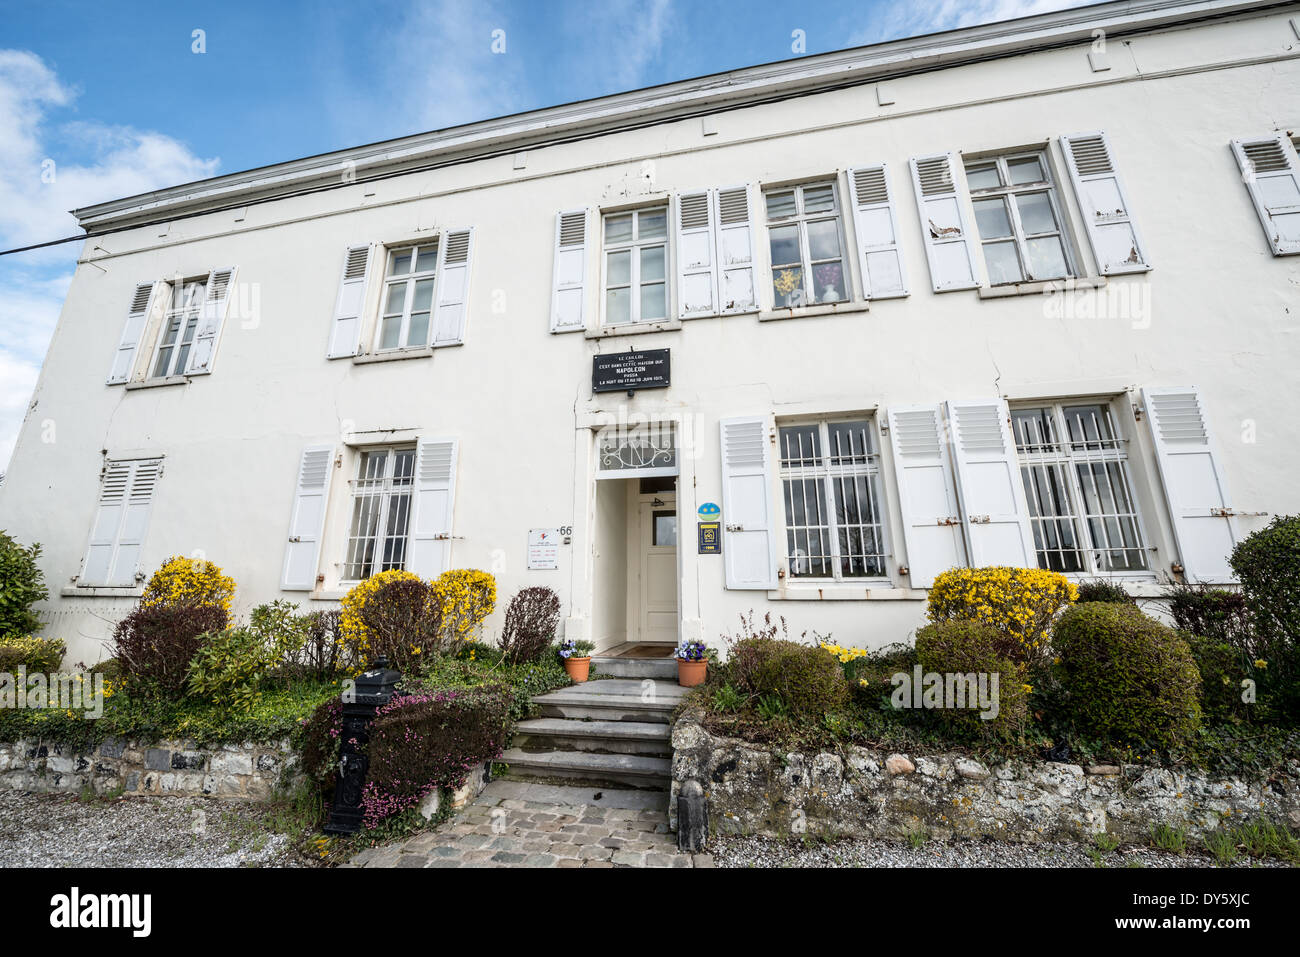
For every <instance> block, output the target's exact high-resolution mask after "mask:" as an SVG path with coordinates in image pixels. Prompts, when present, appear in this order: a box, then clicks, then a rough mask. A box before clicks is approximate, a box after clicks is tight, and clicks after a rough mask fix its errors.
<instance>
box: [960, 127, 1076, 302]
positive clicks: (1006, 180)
mask: <svg viewBox="0 0 1300 957" xmlns="http://www.w3.org/2000/svg"><path fill="white" fill-rule="evenodd" d="M1023 159H1034V160H1037V161H1038V165H1039V168H1040V169H1042V171H1043V175H1045V176H1046V177H1047V179H1045V180H1038V181H1035V182H1032V183H1015V184H1012V182H1011V171H1010V168H1009V163H1011V162H1013V161H1015V160H1023ZM990 165H992V166H994V167H995V168H996V169H997V172H998V179H999V180H1001V185H999V186H996V187H985V188H983V189H976V188H975V187H974V186H972V185H971V170H973V169H976V168H979V167H985V166H990ZM963 171H964V173H965V175H966V186H967V191H968V193H969V194H970V201H971V211H972V213H975V204H976V203H977V202H979V201H980V200H983V199H1001V200H1002V201H1003V203H1004V204H1005V206H1006V210H1007V215H1008V217H1009V218H1010V221H1011V236H1010V237H1009V238H1008V237H1006V236H999V237H995V238H992V239H985V238H984V235H983V234H982V233H981V232H980V228H979V216H978V215H976V216H975V235H976V237H977V238H978V239H979V244H980V256H981V258H983V259H984V274H985V275H986V276H990V272H989V263H988V257H987V256H986V255H985V254H984V247H985V246H989V245H997V244H1004V243H1007V242H1012V243H1013V244H1014V245H1015V250H1016V256H1017V257H1018V258H1019V260H1020V274H1021V278H1020V279H1007V280H1003V281H1001V282H993V281H992V279H991V278H990V280H989V285H990V286H1012V285H1016V284H1017V283H1025V282H1062V281H1064V280H1066V279H1076V278H1078V276H1079V268H1078V260H1077V258H1076V257H1075V255H1074V248H1073V247H1074V244H1073V243H1072V242H1071V241H1070V234H1069V229H1068V226H1067V221H1066V218H1065V208H1064V206H1063V204H1062V203H1061V200H1060V187H1059V186H1057V184H1056V180H1055V179H1054V178H1053V176H1052V166H1051V162H1050V158H1049V156H1048V153H1047V150H1046V149H1039V150H1015V151H1011V152H1007V153H998V154H996V155H984V156H975V157H970V158H967V159H966V160H965V161H964V163H963ZM1022 193H1046V194H1047V201H1048V203H1049V204H1050V206H1051V208H1052V215H1053V216H1054V217H1055V218H1056V230H1055V231H1054V232H1046V233H1033V234H1032V235H1030V234H1027V233H1026V232H1025V227H1024V223H1023V222H1022V221H1021V219H1020V208H1019V206H1018V205H1017V203H1016V202H1015V197H1016V196H1017V195H1019V194H1022ZM1052 237H1055V238H1056V239H1058V240H1059V241H1060V243H1061V255H1062V258H1063V259H1064V260H1065V275H1064V276H1051V277H1038V276H1030V275H1029V274H1028V268H1027V263H1028V262H1029V249H1028V241H1029V240H1031V239H1048V238H1052Z"/></svg>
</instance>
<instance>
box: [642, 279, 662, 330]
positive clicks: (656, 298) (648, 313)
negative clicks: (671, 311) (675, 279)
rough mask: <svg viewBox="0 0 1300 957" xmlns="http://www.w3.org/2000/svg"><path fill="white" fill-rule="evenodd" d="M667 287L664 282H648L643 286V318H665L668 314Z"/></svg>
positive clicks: (645, 319)
mask: <svg viewBox="0 0 1300 957" xmlns="http://www.w3.org/2000/svg"><path fill="white" fill-rule="evenodd" d="M667 299H668V297H667V295H666V287H665V286H664V284H663V283H661V282H657V283H648V284H646V285H643V286H642V287H641V319H642V321H643V322H648V321H650V320H651V319H664V318H666V317H667V315H668V303H667Z"/></svg>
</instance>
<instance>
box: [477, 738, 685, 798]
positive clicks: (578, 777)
mask: <svg viewBox="0 0 1300 957" xmlns="http://www.w3.org/2000/svg"><path fill="white" fill-rule="evenodd" d="M499 760H501V761H504V762H505V763H506V764H507V765H508V766H509V770H508V776H509V777H511V778H516V779H517V778H521V777H526V778H548V779H551V780H553V781H556V782H563V783H565V784H570V783H573V782H582V783H586V784H591V785H598V786H607V787H636V788H650V789H654V790H667V788H668V785H669V782H670V780H671V776H672V761H670V760H669V759H668V758H652V757H646V756H644V755H640V754H593V753H591V752H589V751H543V752H536V751H524V750H523V749H521V748H511V749H509V750H508V751H506V752H505V753H504V754H503V755H501V757H500V759H499Z"/></svg>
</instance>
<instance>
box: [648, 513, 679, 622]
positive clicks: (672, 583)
mask: <svg viewBox="0 0 1300 957" xmlns="http://www.w3.org/2000/svg"><path fill="white" fill-rule="evenodd" d="M640 531H641V534H640V536H639V537H640V539H641V575H640V578H641V615H640V617H641V621H640V626H641V635H640V640H641V641H654V642H665V643H672V644H676V642H677V502H676V501H675V500H674V499H673V498H672V497H670V496H661V497H660V498H657V499H655V501H654V502H642V503H641V528H640Z"/></svg>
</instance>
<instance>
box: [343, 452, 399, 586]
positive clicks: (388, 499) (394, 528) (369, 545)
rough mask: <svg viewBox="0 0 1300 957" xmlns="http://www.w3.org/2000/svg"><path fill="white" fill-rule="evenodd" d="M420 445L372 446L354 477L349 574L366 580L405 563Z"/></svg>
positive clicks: (345, 573)
mask: <svg viewBox="0 0 1300 957" xmlns="http://www.w3.org/2000/svg"><path fill="white" fill-rule="evenodd" d="M414 475H415V449H414V448H413V447H412V448H393V449H368V450H366V451H364V452H362V453H361V456H360V460H359V464H358V468H357V477H356V479H354V480H353V482H352V521H351V524H350V526H349V530H348V547H347V558H346V560H345V562H344V565H343V577H344V579H346V580H348V581H360V580H362V579H364V578H369V577H370V576H371V575H373V574H375V573H376V572H383V571H388V570H389V569H391V568H402V567H403V566H404V565H405V563H406V539H407V531H408V525H409V524H410V517H411V486H412V479H413V476H414Z"/></svg>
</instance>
